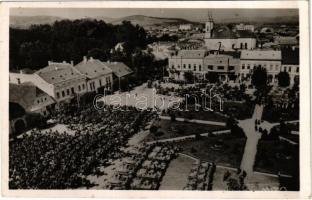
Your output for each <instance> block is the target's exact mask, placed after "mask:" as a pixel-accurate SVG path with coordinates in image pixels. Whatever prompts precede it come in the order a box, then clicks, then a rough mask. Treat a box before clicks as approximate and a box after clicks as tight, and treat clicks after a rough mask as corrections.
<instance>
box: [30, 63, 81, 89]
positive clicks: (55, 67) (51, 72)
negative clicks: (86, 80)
mask: <svg viewBox="0 0 312 200" xmlns="http://www.w3.org/2000/svg"><path fill="white" fill-rule="evenodd" d="M35 74H37V75H38V76H40V77H41V78H42V79H43V80H45V81H46V82H48V83H50V84H55V83H59V82H62V81H66V80H70V79H74V78H79V77H83V75H81V74H80V73H78V72H77V71H76V70H75V69H74V67H73V66H72V65H71V64H68V63H49V65H48V66H47V67H45V68H42V69H40V70H38V71H36V72H35Z"/></svg>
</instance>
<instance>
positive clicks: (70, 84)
mask: <svg viewBox="0 0 312 200" xmlns="http://www.w3.org/2000/svg"><path fill="white" fill-rule="evenodd" d="M54 87H55V90H54V94H53V97H54V98H55V100H56V101H63V100H67V99H70V98H72V97H73V96H74V94H75V93H78V94H83V93H85V92H87V86H86V80H85V78H82V77H78V78H75V79H70V80H66V81H63V82H59V83H56V84H54ZM72 88H73V89H72ZM79 88H80V90H79ZM72 90H74V93H73V91H72Z"/></svg>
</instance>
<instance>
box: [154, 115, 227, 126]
mask: <svg viewBox="0 0 312 200" xmlns="http://www.w3.org/2000/svg"><path fill="white" fill-rule="evenodd" d="M159 118H160V119H164V120H171V118H170V117H169V116H159ZM176 121H179V122H184V121H188V122H191V123H197V124H208V125H217V126H226V123H225V122H216V121H207V120H199V119H185V118H181V117H177V118H176Z"/></svg>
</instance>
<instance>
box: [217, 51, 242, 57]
mask: <svg viewBox="0 0 312 200" xmlns="http://www.w3.org/2000/svg"><path fill="white" fill-rule="evenodd" d="M220 54H224V55H229V56H233V58H240V55H241V52H240V51H221V52H220Z"/></svg>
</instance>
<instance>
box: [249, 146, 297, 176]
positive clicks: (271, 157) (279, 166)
mask: <svg viewBox="0 0 312 200" xmlns="http://www.w3.org/2000/svg"><path fill="white" fill-rule="evenodd" d="M286 157H287V158H286ZM298 158H299V146H298V145H291V144H289V143H287V142H285V141H279V140H275V141H272V140H268V141H267V140H260V141H259V143H258V151H257V155H256V162H255V165H254V170H255V171H259V172H267V173H272V174H277V173H278V172H281V173H282V174H288V175H292V174H294V173H296V170H297V169H299V159H298Z"/></svg>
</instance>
